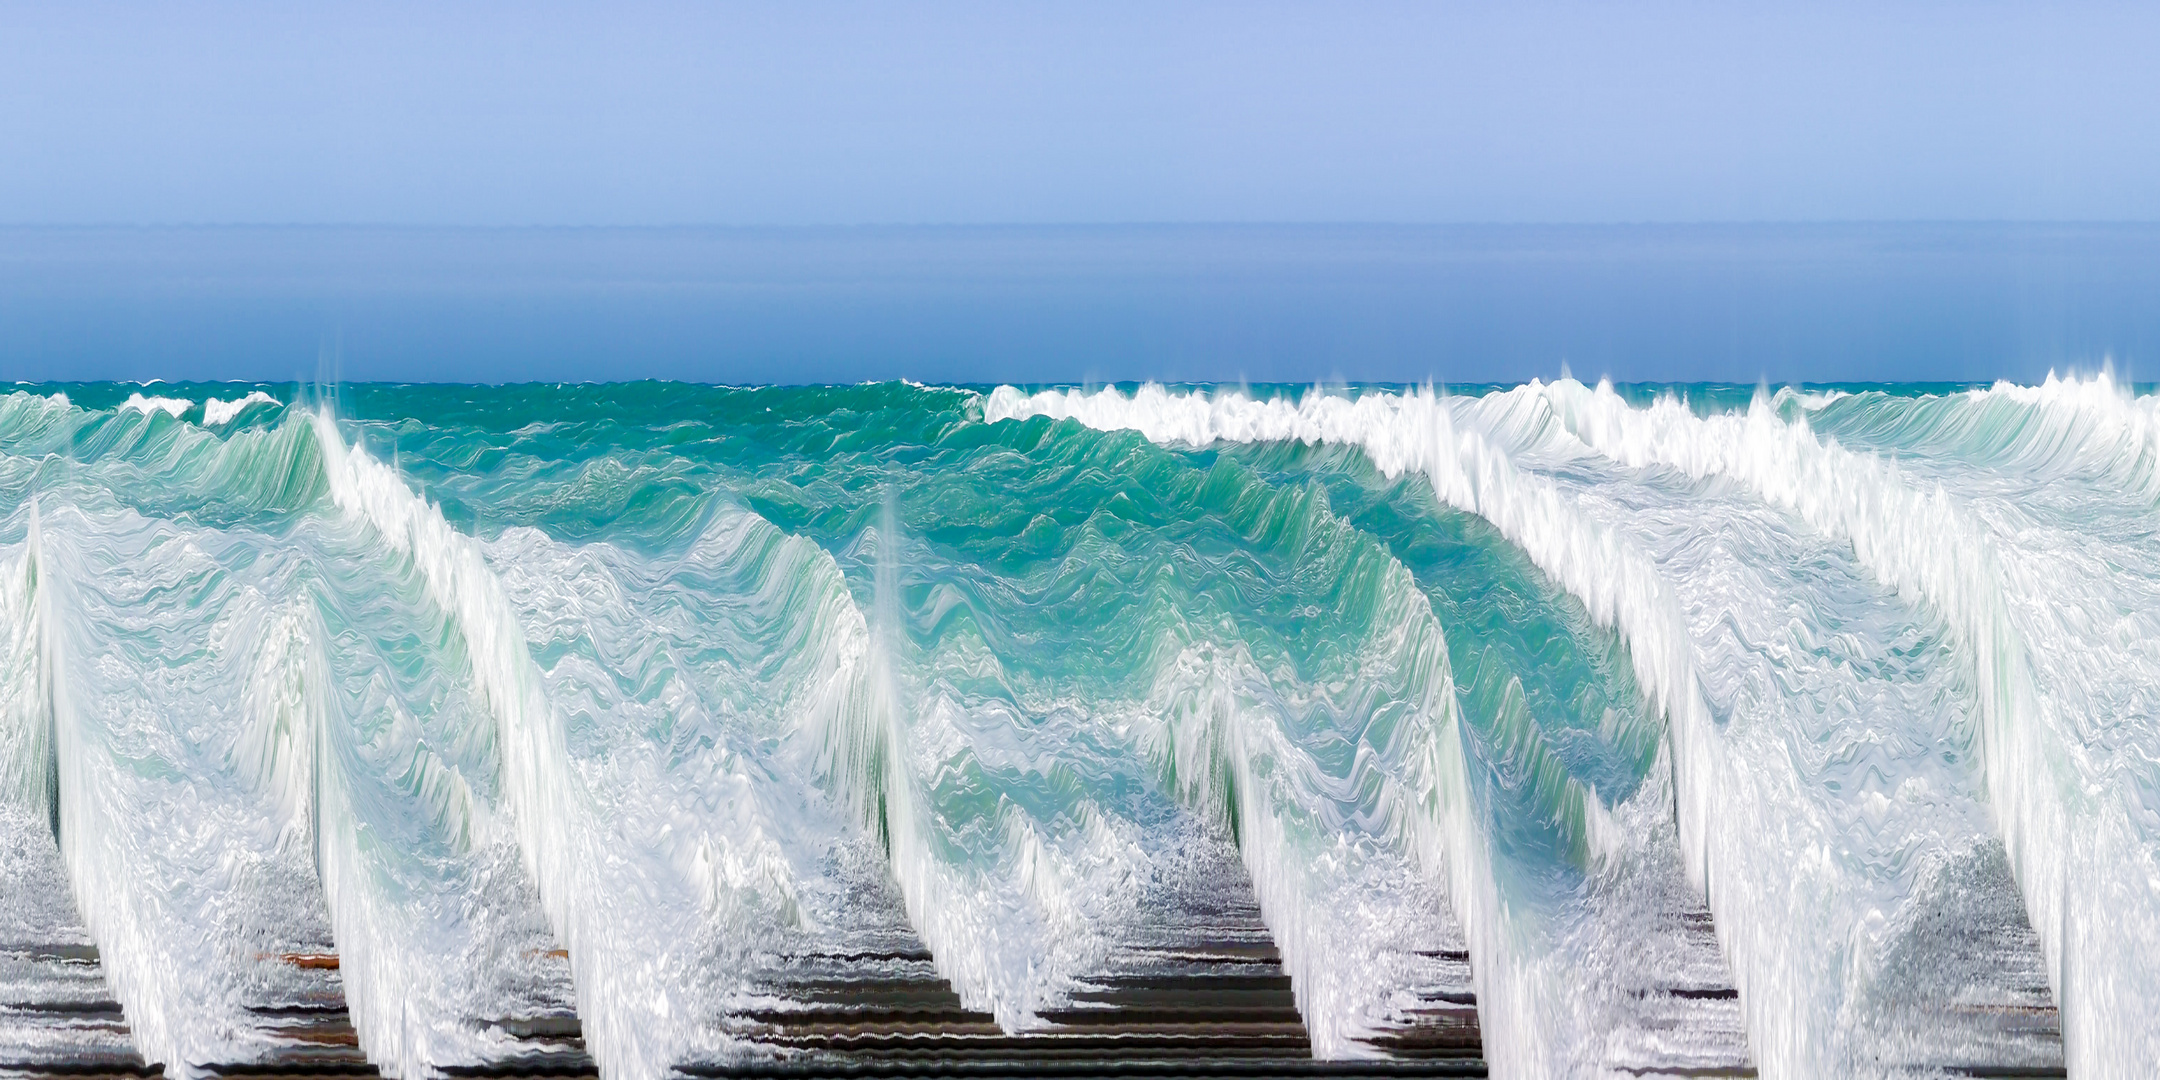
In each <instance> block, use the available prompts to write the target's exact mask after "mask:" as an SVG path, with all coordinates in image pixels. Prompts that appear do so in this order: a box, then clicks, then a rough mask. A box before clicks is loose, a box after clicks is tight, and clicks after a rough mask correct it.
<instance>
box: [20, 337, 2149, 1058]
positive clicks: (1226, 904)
mask: <svg viewBox="0 0 2160 1080" xmlns="http://www.w3.org/2000/svg"><path fill="white" fill-rule="evenodd" d="M2151 402H2152V399H2149V398H2146V397H2141V396H2137V395H2135V394H2133V393H2132V392H2131V391H2130V390H2129V389H2128V388H2126V387H2123V386H2119V385H2117V384H2116V383H2114V382H2113V381H2112V380H2110V379H2109V378H2107V377H2105V376H2103V377H2100V378H2097V379H2091V380H2084V381H2059V380H2051V381H2050V382H2048V383H2047V384H2045V385H2042V386H2036V387H2015V386H2007V385H2005V386H1998V387H1993V388H1984V389H1966V390H1960V389H1955V388H1932V389H1931V388H1898V387H1890V388H1882V387H1876V388H1854V389H1853V390H1852V391H1851V392H1847V391H1831V392H1824V391H1812V392H1807V393H1801V392H1796V391H1791V390H1778V391H1775V392H1772V391H1769V390H1767V389H1765V390H1758V391H1754V392H1749V391H1747V390H1744V389H1743V390H1739V391H1731V390H1726V389H1720V388H1714V387H1673V388H1650V389H1644V388H1629V389H1628V390H1626V391H1625V392H1621V391H1616V390H1615V389H1613V388H1611V387H1609V386H1606V387H1587V386H1583V385H1581V384H1579V383H1574V382H1569V381H1563V382H1560V383H1556V384H1542V383H1532V384H1529V385H1526V386H1518V387H1512V388H1506V389H1495V390H1492V391H1489V392H1457V393H1454V394H1451V395H1450V394H1441V393H1437V392H1435V391H1432V390H1429V389H1428V390H1417V389H1410V390H1403V389H1398V388H1381V387H1359V388H1350V389H1338V390H1332V391H1324V390H1319V389H1294V388H1285V389H1282V390H1279V391H1276V390H1268V389H1264V388H1263V389H1257V390H1256V389H1250V388H1235V389H1232V388H1209V387H1199V388H1177V389H1170V388H1163V387H1157V386H1147V387H1126V388H1109V389H1101V390H1067V389H1049V390H1022V389H1014V388H1010V387H998V388H974V389H966V388H962V389H950V388H936V387H922V386H915V385H912V384H883V385H867V386H855V387H830V388H775V389H746V390H733V389H718V388H704V387H686V386H676V385H663V384H634V385H612V386H575V387H544V386H521V387H504V388H481V387H456V386H427V387H386V386H348V387H344V388H342V389H341V390H340V391H338V392H336V393H335V394H332V395H328V396H327V397H324V396H317V395H314V394H310V393H296V392H295V391H294V390H293V389H292V388H281V387H270V386H263V387H247V386H242V387H235V386H230V385H203V386H193V385H177V386H175V385H155V386H150V387H141V386H121V385H110V384H98V385H71V386H48V387H35V388H23V389H21V390H18V391H17V392H15V393H13V394H12V395H9V396H7V397H5V398H0V630H4V634H0V645H4V648H5V652H4V655H0V779H4V784H5V786H4V795H5V807H4V813H0V991H4V993H0V1068H8V1069H18V1068H19V1069H27V1070H35V1069H37V1068H39V1067H49V1066H52V1065H55V1064H68V1063H73V1064H76V1065H82V1064H84V1063H121V1064H122V1065H125V1064H126V1063H131V1062H148V1063H152V1064H158V1065H162V1066H163V1067H164V1069H165V1070H166V1072H167V1073H168V1074H188V1073H202V1072H213V1071H217V1070H220V1069H229V1068H232V1067H235V1066H248V1065H251V1064H267V1063H280V1064H281V1065H290V1064H292V1063H295V1062H299V1063H301V1064H307V1063H310V1062H313V1063H317V1064H320V1063H324V1062H329V1063H333V1064H335V1063H339V1062H345V1063H347V1064H355V1063H357V1061H358V1059H359V1058H360V1057H363V1056H364V1058H365V1060H366V1061H367V1062H368V1063H370V1064H372V1065H373V1066H374V1067H376V1068H378V1069H380V1070H382V1071H383V1072H384V1073H385V1074H389V1075H399V1076H426V1075H437V1074H440V1073H442V1072H443V1071H444V1070H456V1069H474V1068H477V1069H483V1070H485V1069H496V1070H515V1069H528V1070H529V1069H534V1068H542V1067H548V1068H571V1069H576V1068H597V1069H598V1071H599V1072H600V1073H601V1075H603V1076H607V1077H647V1076H659V1075H664V1074H667V1073H668V1072H670V1071H671V1070H674V1069H680V1068H690V1069H693V1070H695V1069H704V1068H724V1067H729V1066H734V1065H742V1064H749V1063H757V1062H765V1061H771V1060H782V1061H791V1060H798V1059H806V1058H807V1059H811V1060H832V1059H835V1058H846V1056H847V1055H848V1054H850V1053H856V1052H860V1051H861V1050H862V1048H863V1047H865V1046H868V1045H870V1043H869V1042H866V1041H864V1039H865V1037H863V1036H862V1032H863V1031H865V1030H869V1029H868V1028H866V1027H864V1026H863V1025H865V1024H868V1025H871V1026H872V1027H874V1026H875V1022H882V1021H875V1022H874V1021H873V1020H865V1019H863V1017H864V1016H867V1015H869V1014H866V1013H860V1012H858V1013H850V1014H848V1015H849V1016H850V1017H853V1019H852V1020H850V1023H852V1024H855V1026H854V1027H850V1028H848V1029H847V1031H850V1032H853V1033H854V1034H852V1035H848V1036H847V1037H846V1038H839V1037H836V1036H834V1035H833V1031H835V1030H838V1029H836V1028H835V1029H832V1030H828V1028H829V1027H830V1025H828V1026H827V1027H819V1025H820V1024H826V1023H827V1020H828V1019H829V1018H830V1017H831V1016H833V1015H837V1014H834V1013H832V1012H831V1010H832V1009H833V1008H838V1007H841V1006H842V1005H845V1004H846V1003H847V1002H850V1001H854V1002H858V1003H859V1002H862V1001H871V1000H875V1001H881V1002H886V1003H887V1005H888V1006H889V1008H888V1007H887V1006H880V1007H881V1008H887V1011H888V1012H891V1011H892V1010H893V1009H900V1010H901V1012H905V1009H901V1006H899V1005H891V1003H892V1002H914V1003H915V1004H913V1005H908V1006H907V1008H918V1007H919V1008H920V1009H930V1010H932V1012H934V1013H935V1015H936V1016H938V1017H943V1019H940V1020H937V1021H936V1022H935V1023H930V1022H928V1021H924V1022H922V1023H918V1024H917V1027H919V1028H922V1029H923V1030H925V1031H928V1030H930V1029H936V1030H937V1031H942V1032H944V1033H945V1034H944V1035H939V1036H938V1037H939V1038H948V1037H949V1038H950V1039H953V1040H959V1041H953V1042H946V1043H935V1042H933V1043H932V1044H927V1045H931V1047H932V1052H933V1053H935V1052H940V1051H937V1050H936V1049H935V1047H937V1046H963V1045H964V1046H968V1047H973V1048H974V1049H971V1050H969V1051H968V1052H969V1053H977V1054H980V1053H993V1052H994V1053H1000V1054H1018V1055H1022V1056H1024V1055H1025V1053H1027V1052H1028V1051H1027V1050H1026V1048H1027V1047H1030V1046H1037V1045H1052V1044H1055V1045H1059V1046H1064V1047H1068V1048H1078V1049H1075V1050H1072V1051H1071V1052H1073V1053H1079V1054H1082V1055H1083V1056H1084V1055H1085V1054H1087V1053H1093V1052H1097V1051H1098V1050H1099V1051H1100V1052H1101V1053H1104V1054H1111V1053H1127V1052H1129V1051H1130V1048H1131V1047H1135V1046H1140V1045H1142V1042H1144V1040H1142V1042H1133V1041H1131V1039H1130V1038H1129V1037H1128V1036H1130V1033H1131V1032H1133V1031H1141V1030H1143V1029H1144V1030H1149V1031H1154V1032H1156V1034H1157V1035H1160V1034H1161V1032H1163V1031H1166V1030H1170V1029H1169V1028H1166V1027H1164V1025H1165V1024H1168V1025H1171V1026H1172V1027H1175V1026H1176V1025H1180V1024H1182V1025H1187V1026H1186V1027H1177V1028H1176V1030H1177V1031H1180V1032H1186V1033H1188V1034H1189V1033H1191V1032H1198V1031H1206V1032H1210V1033H1212V1034H1211V1035H1210V1037H1221V1038H1226V1039H1227V1038H1234V1039H1240V1040H1244V1042H1242V1043H1238V1044H1237V1045H1252V1046H1259V1045H1262V1044H1265V1045H1266V1046H1268V1047H1272V1048H1273V1049H1272V1050H1270V1051H1269V1052H1271V1053H1294V1054H1295V1055H1310V1056H1318V1057H1322V1058H1356V1059H1372V1060H1375V1061H1385V1060H1409V1059H1413V1058H1415V1059H1420V1060H1428V1061H1429V1060H1431V1056H1432V1055H1435V1054H1440V1055H1444V1056H1445V1057H1446V1060H1449V1061H1453V1062H1456V1063H1457V1065H1466V1064H1470V1063H1474V1062H1476V1061H1480V1060H1481V1061H1482V1062H1483V1063H1484V1066H1485V1067H1488V1068H1489V1069H1490V1070H1491V1071H1492V1072H1494V1073H1496V1074H1500V1075H1505V1076H1522V1077H1536V1076H1554V1075H1574V1076H1601V1075H1640V1074H1643V1073H1646V1072H1649V1073H1656V1072H1661V1071H1663V1072H1676V1071H1687V1070H1695V1071H1698V1072H1700V1071H1732V1072H1740V1071H1746V1070H1750V1069H1753V1070H1759V1071H1760V1073H1761V1074H1762V1075H1766V1076H1787V1077H1804V1076H1819V1075H1913V1076H1925V1075H1940V1074H1942V1073H1943V1072H1944V1071H1945V1070H1952V1071H1955V1070H1974V1069H1982V1070H1985V1069H2013V1070H2014V1069H2025V1070H2037V1071H2040V1072H2047V1071H2050V1070H2059V1069H2061V1068H2063V1067H2065V1066H2067V1067H2068V1070H2069V1071H2070V1073H2071V1074H2072V1075H2080V1076H2142V1075H2149V1074H2151V1073H2152V1072H2153V1071H2155V1070H2156V1069H2160V1040H2156V1039H2155V1037H2154V1036H2153V1034H2152V1026H2151V1025H2150V1024H2149V1023H2147V1022H2146V1018H2147V1017H2148V1016H2149V1015H2150V1013H2151V1011H2152V1007H2153V1006H2154V1005H2155V1004H2160V980H2156V976H2154V975H2153V972H2154V971H2155V970H2160V965H2156V961H2160V885H2156V884H2155V883H2156V882H2160V772H2156V771H2155V769H2156V766H2155V764H2154V763H2155V762H2156V761H2160V724H2156V723H2155V720H2154V715H2153V708H2154V701H2155V697H2156V692H2160V622H2156V621H2155V620H2156V618H2160V616H2156V615H2155V614H2154V613H2155V612H2156V611H2160V538H2156V530H2155V528H2154V524H2155V522H2156V518H2155V516H2154V515H2155V513H2156V511H2160V506H2156V500H2160V416H2156V414H2155V410H2154V406H2153V405H2152V403H2151ZM1241 980H1242V981H1241ZM1285 980H1286V981H1287V985H1286V987H1283V988H1281V989H1280V990H1279V991H1276V990H1270V989H1269V988H1271V987H1276V986H1278V984H1280V983H1282V982H1284V981H1285ZM1226 988H1227V989H1226ZM1276 992H1279V993H1280V994H1281V998H1280V1000H1281V1006H1280V1008H1279V1009H1278V1010H1277V1013H1269V1012H1267V1008H1268V1006H1266V1005H1265V1002H1266V1001H1272V1000H1275V999H1274V998H1269V997H1267V995H1268V994H1269V993H1276ZM1240 995H1243V996H1240ZM933 1000H934V1001H935V1002H943V1004H933V1005H923V1004H922V1003H923V1002H930V1001H933ZM1223 1002H1243V1003H1244V1004H1238V1005H1236V1006H1235V1008H1232V1007H1231V1006H1228V1005H1223V1004H1222V1003H1223ZM1255 1002H1259V1003H1260V1004H1254V1003H1255ZM836 1003H839V1004H836ZM1210 1003H1213V1004H1210ZM848 1007H853V1006H848ZM937 1010H943V1011H942V1012H938V1011H937ZM1121 1010H1122V1011H1121ZM1210 1010H1214V1011H1210ZM1225 1010H1228V1011H1225ZM1239 1010H1242V1011H1239ZM931 1014H932V1013H931V1012H918V1013H908V1014H907V1015H909V1016H915V1017H916V1018H917V1019H918V1020H920V1019H921V1017H923V1016H929V1015H931ZM880 1015H883V1014H880ZM895 1015H898V1014H895ZM1118 1017H1124V1018H1125V1019H1124V1020H1122V1021H1119V1022H1121V1023H1124V1022H1129V1023H1128V1027H1126V1028H1121V1029H1118V1030H1121V1031H1125V1032H1127V1036H1120V1037H1121V1038H1128V1042H1127V1043H1126V1044H1116V1045H1113V1044H1115V1040H1110V1041H1103V1040H1102V1039H1097V1041H1095V1042H1088V1041H1086V1040H1087V1039H1088V1038H1095V1036H1090V1035H1086V1033H1087V1032H1099V1031H1107V1030H1109V1029H1107V1028H1104V1027H1102V1026H1101V1025H1102V1024H1105V1023H1108V1022H1109V1020H1106V1019H1105V1018H1110V1019H1116V1018H1118ZM911 1022H913V1021H911ZM346 1024H349V1025H350V1026H349V1035H340V1034H339V1033H340V1032H345V1031H347V1030H348V1029H347V1028H345V1027H344V1026H343V1025H346ZM1091 1025H1094V1026H1091ZM1149 1025H1154V1026H1153V1027H1149ZM910 1030H914V1029H910ZM1178 1037H1179V1038H1183V1037H1185V1036H1183V1035H1180V1036H1178ZM850 1040H853V1041H850ZM968 1040H973V1041H968ZM1031 1040H1032V1041H1031ZM1057 1040H1065V1041H1064V1042H1058V1041H1057ZM1270 1040H1273V1041H1270ZM1147 1045H1155V1044H1147ZM1164 1045H1167V1044H1164ZM1210 1045H1213V1044H1210ZM1222 1045H1224V1046H1228V1045H1231V1044H1230V1043H1223V1044H1222ZM1120 1046H1123V1047H1124V1048H1123V1049H1120V1048H1119V1047H1120ZM1286 1047H1288V1048H1290V1049H1289V1050H1285V1048H1286ZM851 1048H852V1049H851ZM1090 1048H1093V1049H1090ZM1149 1052H1153V1051H1149ZM1163 1052H1165V1053H1167V1052H1168V1051H1163ZM339 1054H345V1055H348V1057H347V1058H341V1057H338V1055H339ZM348 1058H349V1061H348ZM341 1067H342V1066H341Z"/></svg>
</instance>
